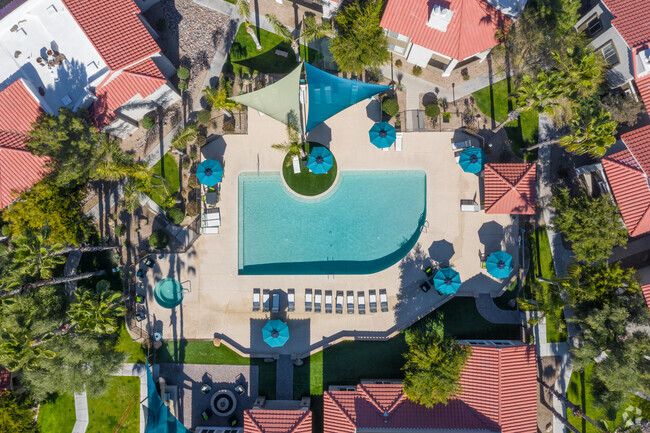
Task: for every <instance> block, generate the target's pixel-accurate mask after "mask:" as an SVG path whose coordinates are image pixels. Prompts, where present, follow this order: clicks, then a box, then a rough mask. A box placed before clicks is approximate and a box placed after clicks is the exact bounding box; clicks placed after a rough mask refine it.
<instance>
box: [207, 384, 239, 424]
mask: <svg viewBox="0 0 650 433" xmlns="http://www.w3.org/2000/svg"><path fill="white" fill-rule="evenodd" d="M210 406H211V407H212V411H213V412H214V413H215V415H217V416H223V417H226V416H229V415H232V413H233V412H235V409H237V397H235V394H233V393H232V392H231V391H229V390H227V389H222V390H219V391H217V392H215V393H214V395H213V396H212V400H211V401H210Z"/></svg>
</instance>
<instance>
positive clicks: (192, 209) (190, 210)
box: [185, 200, 199, 217]
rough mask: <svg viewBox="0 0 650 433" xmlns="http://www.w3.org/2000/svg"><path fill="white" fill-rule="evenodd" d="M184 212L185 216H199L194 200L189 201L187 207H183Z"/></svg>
mask: <svg viewBox="0 0 650 433" xmlns="http://www.w3.org/2000/svg"><path fill="white" fill-rule="evenodd" d="M185 210H186V211H187V214H188V215H189V216H192V217H195V216H197V215H198V214H199V206H198V205H197V203H196V201H195V200H191V201H189V202H187V206H186V207H185Z"/></svg>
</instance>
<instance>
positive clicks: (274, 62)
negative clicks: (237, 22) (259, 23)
mask: <svg viewBox="0 0 650 433" xmlns="http://www.w3.org/2000/svg"><path fill="white" fill-rule="evenodd" d="M254 28H255V31H256V32H257V35H258V38H259V40H260V44H261V45H262V51H257V48H256V47H255V43H254V42H253V38H252V37H251V36H250V35H249V34H248V32H247V31H246V26H244V25H242V26H239V30H238V31H237V35H236V36H235V40H234V41H233V44H232V47H231V48H230V52H229V53H228V59H227V60H226V64H225V65H224V69H223V70H224V72H226V73H233V74H235V75H240V74H244V75H249V74H251V73H252V72H253V71H257V72H260V73H266V74H284V73H287V72H289V71H291V70H292V69H293V68H295V67H296V66H297V65H298V62H296V55H295V54H294V52H293V50H292V49H291V44H289V43H288V42H285V41H284V40H283V39H282V38H281V37H280V36H278V35H276V34H275V33H271V32H268V31H266V30H263V29H259V28H257V27H254ZM275 50H281V51H284V52H286V53H288V54H287V57H283V56H279V55H277V54H275ZM300 55H301V57H302V58H303V59H304V58H305V57H307V60H308V61H309V63H311V62H313V61H314V60H317V59H318V58H320V57H321V55H320V53H318V51H316V50H314V49H311V48H307V47H305V46H304V45H301V46H300Z"/></svg>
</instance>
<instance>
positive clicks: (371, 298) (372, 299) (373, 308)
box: [368, 290, 377, 313]
mask: <svg viewBox="0 0 650 433" xmlns="http://www.w3.org/2000/svg"><path fill="white" fill-rule="evenodd" d="M368 303H369V304H370V312H371V313H376V312H377V291H376V290H370V291H368Z"/></svg>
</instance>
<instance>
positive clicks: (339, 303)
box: [336, 290, 343, 314]
mask: <svg viewBox="0 0 650 433" xmlns="http://www.w3.org/2000/svg"><path fill="white" fill-rule="evenodd" d="M336 314H343V291H342V290H339V291H337V292H336Z"/></svg>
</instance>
